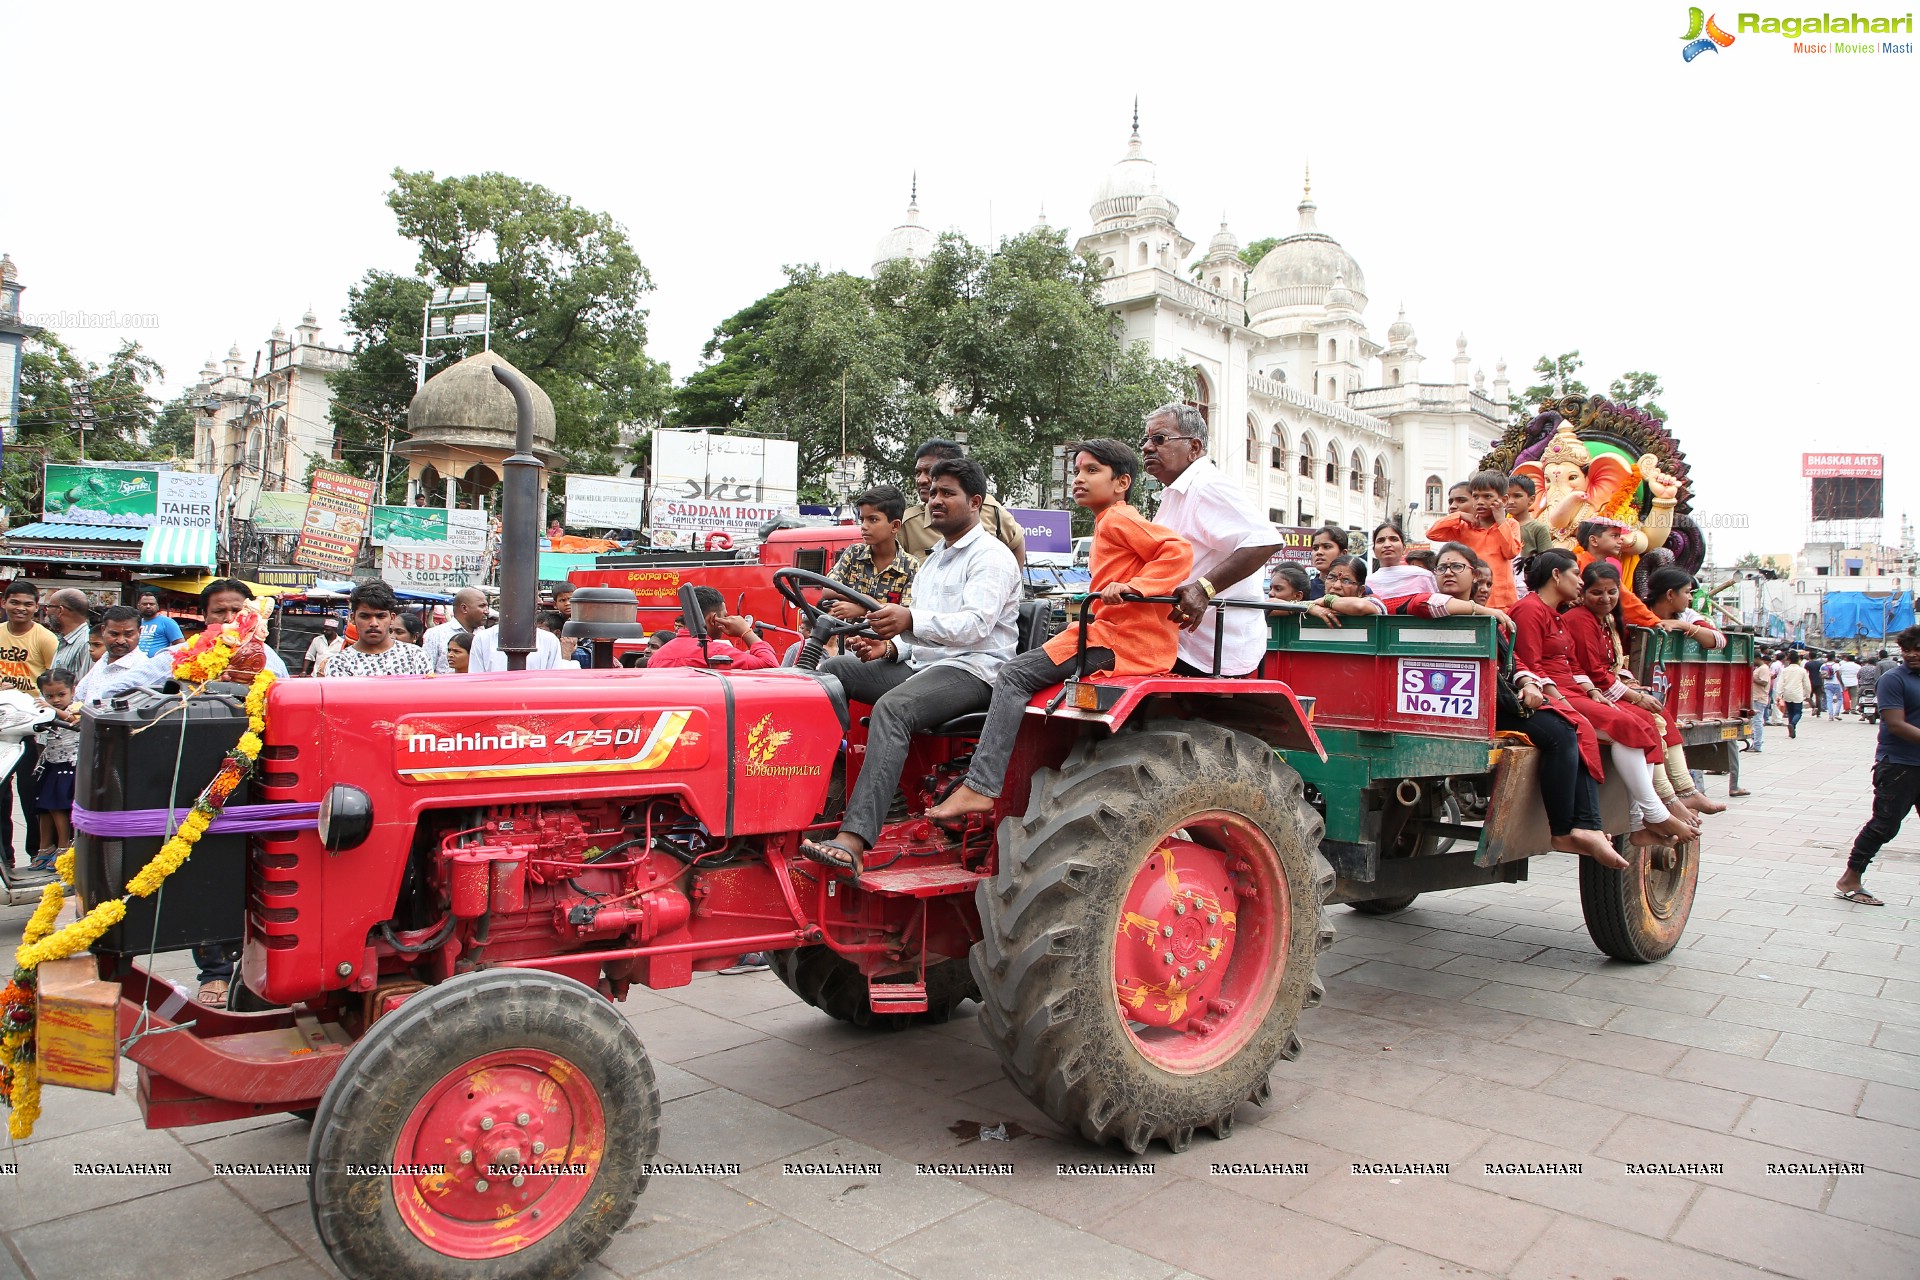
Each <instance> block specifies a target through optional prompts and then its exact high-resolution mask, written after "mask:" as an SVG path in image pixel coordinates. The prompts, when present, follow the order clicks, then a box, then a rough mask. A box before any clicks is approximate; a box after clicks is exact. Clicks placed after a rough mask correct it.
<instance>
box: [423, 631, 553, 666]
mask: <svg viewBox="0 0 1920 1280" xmlns="http://www.w3.org/2000/svg"><path fill="white" fill-rule="evenodd" d="M533 643H534V650H533V652H532V653H530V654H528V655H527V670H529V671H551V670H553V669H554V668H555V667H557V666H559V665H560V642H559V641H558V640H556V639H555V638H554V635H553V632H551V631H547V630H543V629H542V628H540V627H535V628H534V629H533ZM567 665H568V666H569V667H573V663H572V662H571V661H569V662H568V663H567ZM506 669H507V655H506V653H505V651H504V650H502V649H501V648H500V628H499V627H483V628H481V629H480V630H478V631H476V632H474V633H473V656H472V658H471V659H469V660H468V662H467V670H468V671H469V672H474V671H505V670H506ZM448 670H452V668H451V667H449V668H448ZM574 670H576V671H577V670H579V668H578V667H574Z"/></svg>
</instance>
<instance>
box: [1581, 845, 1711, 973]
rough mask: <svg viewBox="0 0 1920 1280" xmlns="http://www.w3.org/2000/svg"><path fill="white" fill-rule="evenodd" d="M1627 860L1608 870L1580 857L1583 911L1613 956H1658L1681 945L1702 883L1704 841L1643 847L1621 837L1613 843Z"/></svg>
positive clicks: (1601, 944) (1604, 948) (1590, 928)
mask: <svg viewBox="0 0 1920 1280" xmlns="http://www.w3.org/2000/svg"><path fill="white" fill-rule="evenodd" d="M1614 847H1615V848H1617V849H1619V850H1620V854H1621V856H1622V857H1624V858H1626V860H1627V868H1626V870H1624V871H1610V870H1608V869H1607V868H1606V867H1603V866H1601V865H1600V864H1599V863H1597V862H1595V861H1594V860H1593V859H1592V858H1582V859H1580V910H1581V912H1582V913H1583V914H1584V915H1585V916H1586V918H1587V935H1588V936H1589V937H1591V938H1592V939H1593V945H1595V946H1596V947H1599V948H1600V950H1602V951H1604V952H1606V953H1607V954H1608V955H1610V956H1612V957H1613V958H1614V959H1615V960H1632V961H1637V962H1639V963H1641V964H1645V963H1647V962H1649V961H1653V960H1659V959H1661V958H1662V957H1664V956H1665V955H1667V953H1669V952H1670V951H1672V950H1673V949H1674V948H1675V947H1677V946H1679V945H1680V935H1681V934H1682V933H1683V932H1685V930H1686V927H1687V916H1688V915H1689V914H1691V913H1692V911H1693V894H1694V890H1696V889H1697V888H1699V885H1700V842H1699V841H1698V840H1693V841H1689V842H1688V843H1686V844H1683V845H1680V846H1678V847H1677V848H1673V849H1668V848H1665V847H1656V848H1651V849H1642V848H1639V847H1637V846H1635V845H1632V844H1629V843H1628V842H1627V840H1626V839H1625V838H1624V837H1622V838H1620V839H1617V840H1616V841H1615V842H1614Z"/></svg>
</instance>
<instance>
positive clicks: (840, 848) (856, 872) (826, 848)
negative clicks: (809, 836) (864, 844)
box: [800, 840, 865, 880]
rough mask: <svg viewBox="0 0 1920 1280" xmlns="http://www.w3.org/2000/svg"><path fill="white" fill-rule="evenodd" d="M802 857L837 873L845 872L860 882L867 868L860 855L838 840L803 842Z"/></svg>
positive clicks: (801, 847)
mask: <svg viewBox="0 0 1920 1280" xmlns="http://www.w3.org/2000/svg"><path fill="white" fill-rule="evenodd" d="M800 856H801V857H803V858H806V859H807V860H809V861H811V862H817V863H819V864H820V865H821V866H823V867H832V868H833V869H834V870H835V871H845V872H848V873H849V874H851V875H852V876H853V878H854V879H856V880H858V879H859V878H860V876H861V875H862V873H863V872H864V871H865V868H864V867H863V866H862V865H861V862H860V855H859V854H858V853H855V852H854V851H853V850H852V849H849V848H848V847H847V846H846V845H844V844H841V843H840V842H839V841H837V840H802V841H801V842H800Z"/></svg>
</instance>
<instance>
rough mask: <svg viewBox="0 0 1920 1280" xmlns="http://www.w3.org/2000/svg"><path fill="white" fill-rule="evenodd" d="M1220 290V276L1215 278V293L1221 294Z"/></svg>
mask: <svg viewBox="0 0 1920 1280" xmlns="http://www.w3.org/2000/svg"><path fill="white" fill-rule="evenodd" d="M1220 288H1221V285H1220V277H1219V276H1215V277H1214V278H1213V291H1214V292H1215V293H1218V292H1220Z"/></svg>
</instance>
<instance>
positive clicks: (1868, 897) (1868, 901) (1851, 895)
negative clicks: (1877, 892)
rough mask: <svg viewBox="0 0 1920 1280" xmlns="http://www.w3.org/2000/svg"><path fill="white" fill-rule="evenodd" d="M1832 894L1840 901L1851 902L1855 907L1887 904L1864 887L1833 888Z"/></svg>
mask: <svg viewBox="0 0 1920 1280" xmlns="http://www.w3.org/2000/svg"><path fill="white" fill-rule="evenodd" d="M1833 896H1834V897H1836V898H1838V899H1840V901H1842V902H1851V903H1853V904H1854V905H1855V906H1856V907H1884V906H1886V905H1887V904H1886V903H1884V902H1882V901H1880V899H1878V898H1876V897H1874V896H1873V895H1872V894H1870V893H1868V892H1867V891H1866V890H1865V889H1835V890H1834V891H1833Z"/></svg>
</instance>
